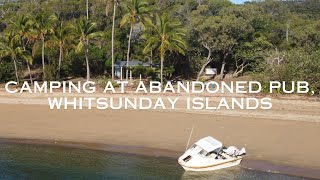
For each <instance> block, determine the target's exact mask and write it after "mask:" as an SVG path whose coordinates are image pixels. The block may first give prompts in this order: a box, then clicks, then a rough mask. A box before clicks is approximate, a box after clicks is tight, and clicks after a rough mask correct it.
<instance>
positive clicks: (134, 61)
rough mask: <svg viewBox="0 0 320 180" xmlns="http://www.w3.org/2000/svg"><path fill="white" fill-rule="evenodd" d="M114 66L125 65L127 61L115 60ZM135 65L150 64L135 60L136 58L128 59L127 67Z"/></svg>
mask: <svg viewBox="0 0 320 180" xmlns="http://www.w3.org/2000/svg"><path fill="white" fill-rule="evenodd" d="M114 66H115V67H126V66H127V61H116V62H115V63H114ZM135 66H151V64H150V63H145V62H142V61H136V60H132V61H129V67H135Z"/></svg>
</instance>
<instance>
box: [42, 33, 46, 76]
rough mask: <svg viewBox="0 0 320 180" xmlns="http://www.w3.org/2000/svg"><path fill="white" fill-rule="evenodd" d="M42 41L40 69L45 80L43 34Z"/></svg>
mask: <svg viewBox="0 0 320 180" xmlns="http://www.w3.org/2000/svg"><path fill="white" fill-rule="evenodd" d="M41 41H42V71H43V80H46V70H45V64H44V35H42V36H41Z"/></svg>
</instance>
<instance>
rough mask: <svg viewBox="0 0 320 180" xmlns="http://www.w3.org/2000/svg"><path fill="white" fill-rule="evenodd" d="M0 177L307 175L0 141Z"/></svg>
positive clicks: (245, 177) (269, 179) (268, 178)
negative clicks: (197, 166)
mask: <svg viewBox="0 0 320 180" xmlns="http://www.w3.org/2000/svg"><path fill="white" fill-rule="evenodd" d="M0 179H6V180H11V179H13V180H15V179H77V180H78V179H90V180H95V179H203V180H207V179H210V180H212V179H218V180H224V179H237V180H242V179H243V180H248V179H249V180H250V179H259V180H264V179H266V180H278V179H279V180H286V179H290V180H291V179H294V180H300V179H306V178H300V177H293V176H287V175H281V174H274V173H268V172H261V171H254V170H248V169H244V168H241V167H234V168H230V169H225V170H219V171H214V172H205V173H192V172H184V171H183V169H182V168H181V167H180V166H179V164H178V163H177V161H176V160H175V159H171V158H163V157H149V156H141V155H130V154H121V153H108V152H103V151H93V150H83V149H73V148H64V147H54V146H40V145H26V144H11V143H0Z"/></svg>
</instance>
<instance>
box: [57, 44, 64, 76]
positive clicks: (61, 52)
mask: <svg viewBox="0 0 320 180" xmlns="http://www.w3.org/2000/svg"><path fill="white" fill-rule="evenodd" d="M59 51H60V53H59V64H58V80H60V77H61V62H62V56H63V47H62V45H61V44H60V47H59Z"/></svg>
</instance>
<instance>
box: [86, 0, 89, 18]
mask: <svg viewBox="0 0 320 180" xmlns="http://www.w3.org/2000/svg"><path fill="white" fill-rule="evenodd" d="M86 7H87V19H89V0H87V3H86Z"/></svg>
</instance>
